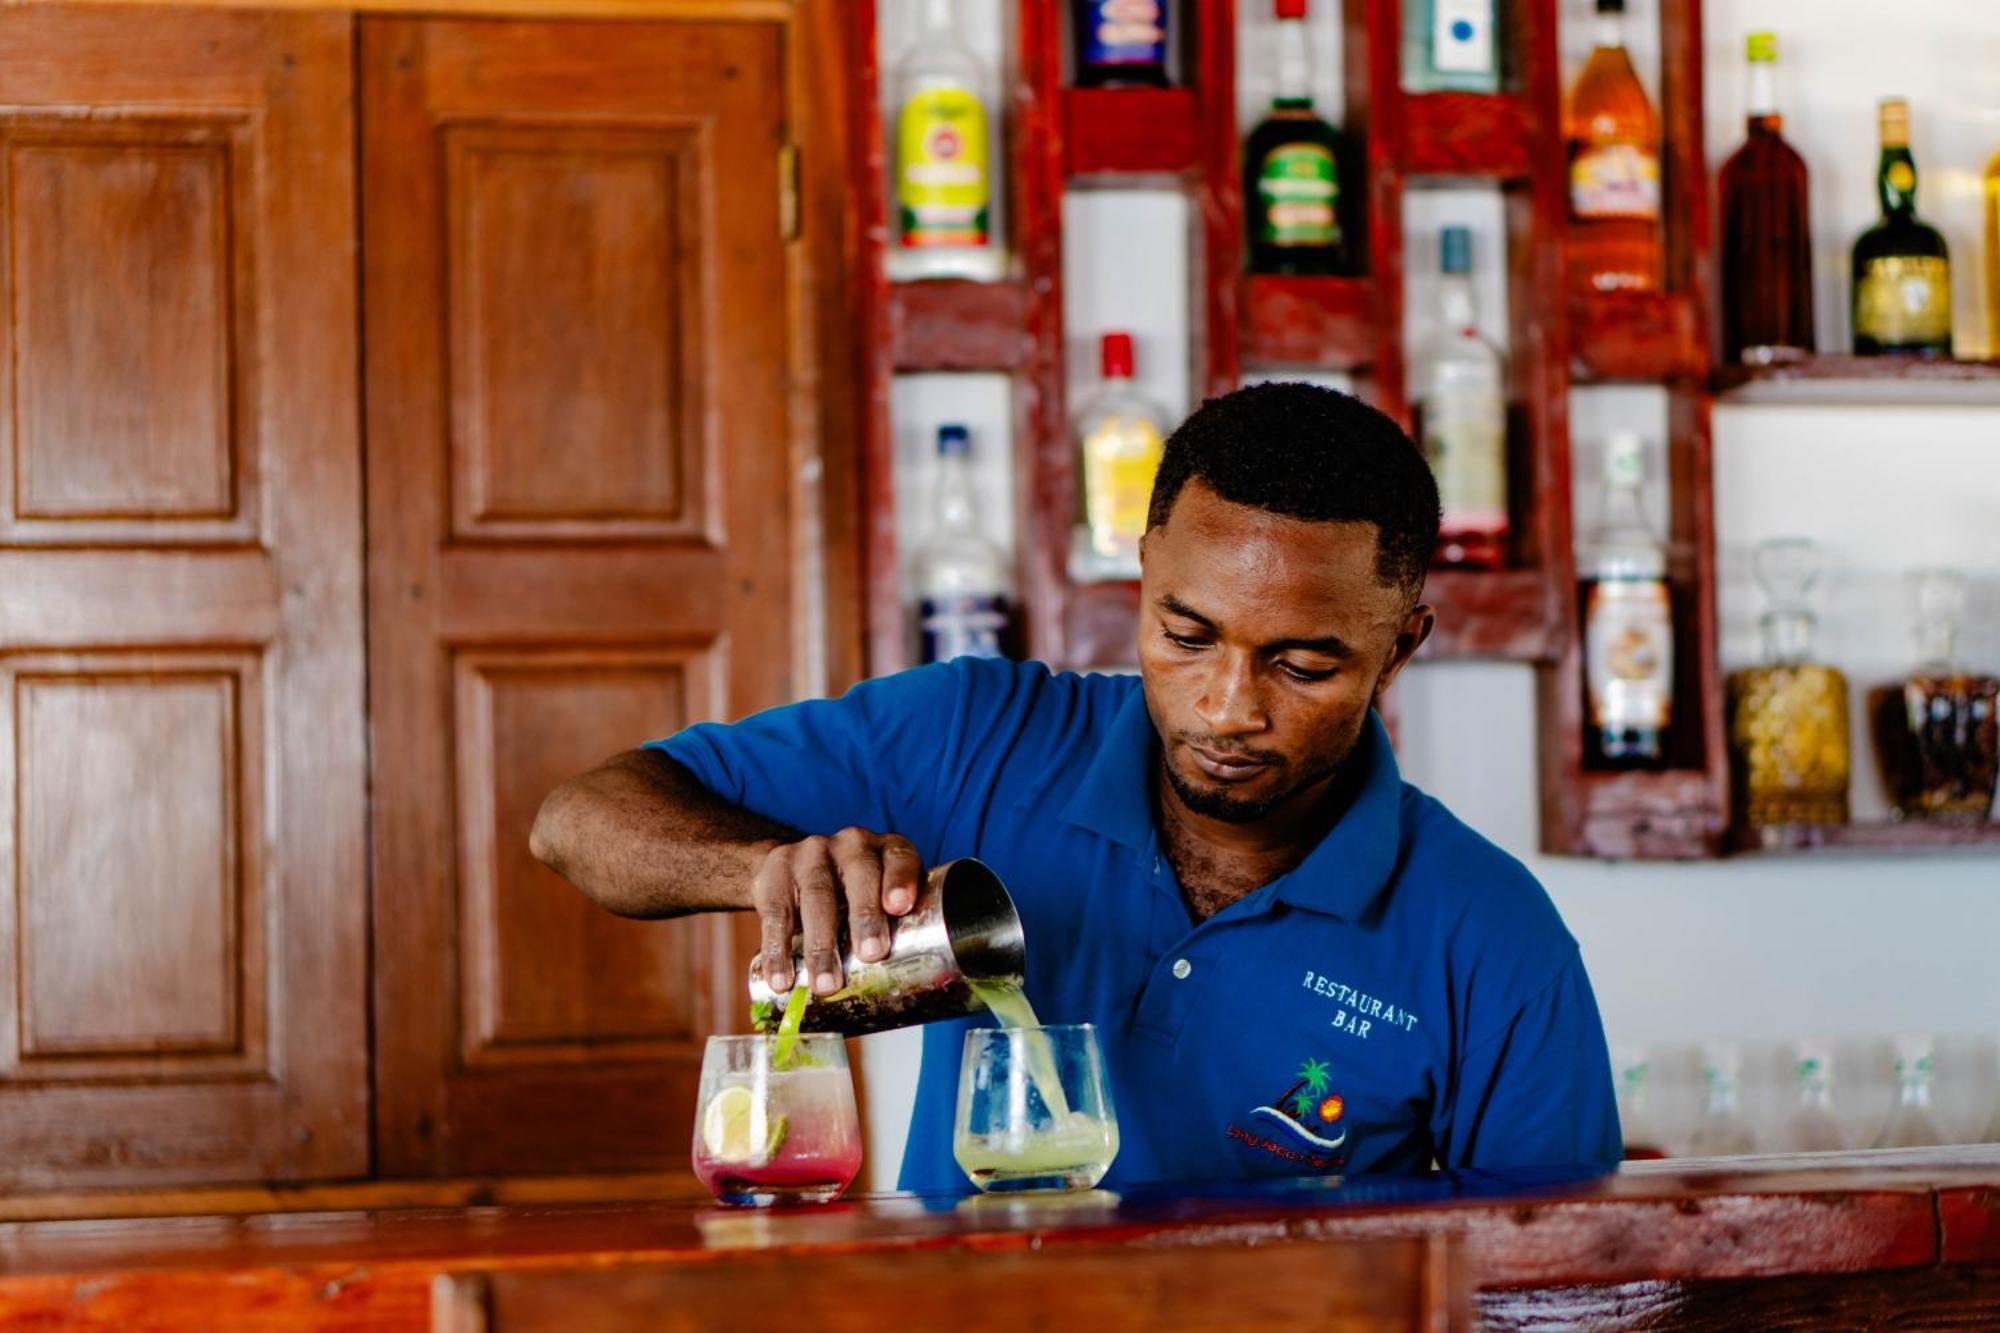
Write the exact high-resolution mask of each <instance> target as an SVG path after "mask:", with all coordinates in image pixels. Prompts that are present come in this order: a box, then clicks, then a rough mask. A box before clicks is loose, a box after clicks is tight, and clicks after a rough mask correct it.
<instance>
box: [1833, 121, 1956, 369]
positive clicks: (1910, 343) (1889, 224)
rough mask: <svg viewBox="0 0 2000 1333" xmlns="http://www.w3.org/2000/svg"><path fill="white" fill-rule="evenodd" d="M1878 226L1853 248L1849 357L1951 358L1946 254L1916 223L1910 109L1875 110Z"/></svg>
mask: <svg viewBox="0 0 2000 1333" xmlns="http://www.w3.org/2000/svg"><path fill="white" fill-rule="evenodd" d="M1881 120H1882V165H1881V168H1880V169H1879V171H1878V172H1877V173H1876V178H1875V190H1876V193H1877V195H1879V196H1880V198H1881V202H1882V220H1881V221H1880V222H1878V223H1876V224H1875V225H1874V226H1872V227H1870V228H1869V229H1868V230H1867V231H1864V232H1862V233H1861V239H1860V240H1858V241H1856V242H1855V243H1854V350H1855V352H1856V353H1858V354H1859V355H1861V356H1882V355H1897V354H1900V355H1912V356H1950V355H1951V251H1950V250H1949V248H1948V247H1946V245H1945V243H1944V237H1943V235H1941V234H1940V233H1939V232H1938V229H1937V228H1936V227H1933V226H1931V225H1930V224H1929V223H1927V222H1923V221H1921V220H1919V219H1918V217H1917V163H1916V159H1915V158H1914V157H1912V156H1911V155H1910V104H1909V103H1908V102H1906V101H1904V100H1903V99H1902V98H1900V97H1891V98H1889V99H1887V100H1886V101H1884V102H1883V103H1882V108H1881Z"/></svg>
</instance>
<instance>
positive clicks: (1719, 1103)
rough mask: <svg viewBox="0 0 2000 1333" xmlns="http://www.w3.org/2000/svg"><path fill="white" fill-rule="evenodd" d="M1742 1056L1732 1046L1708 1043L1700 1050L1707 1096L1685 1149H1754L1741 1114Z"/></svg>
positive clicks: (1706, 1152)
mask: <svg viewBox="0 0 2000 1333" xmlns="http://www.w3.org/2000/svg"><path fill="white" fill-rule="evenodd" d="M1742 1075H1743V1056H1742V1052H1740V1051H1738V1050H1737V1049H1736V1048H1735V1047H1734V1046H1710V1047H1706V1048H1704V1049H1703V1050H1702V1053H1701V1081H1702V1085H1703V1086H1704V1087H1705V1088H1706V1090H1707V1093H1708V1096H1707V1100H1706V1101H1705V1102H1704V1104H1703V1106H1702V1112H1701V1119H1700V1120H1699V1121H1698V1122H1696V1124H1695V1129H1694V1137H1693V1139H1692V1140H1690V1142H1689V1143H1688V1152H1689V1154H1690V1155H1691V1156H1694V1157H1741V1156H1744V1155H1745V1154H1748V1153H1753V1152H1755V1151H1757V1142H1756V1138H1755V1136H1754V1135H1753V1134H1752V1133H1751V1131H1750V1120H1749V1117H1747V1116H1745V1115H1744V1114H1743V1090H1742V1089H1743V1085H1742Z"/></svg>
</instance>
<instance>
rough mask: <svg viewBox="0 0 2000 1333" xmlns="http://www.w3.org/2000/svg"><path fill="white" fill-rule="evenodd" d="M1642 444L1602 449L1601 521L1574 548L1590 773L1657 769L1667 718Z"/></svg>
mask: <svg viewBox="0 0 2000 1333" xmlns="http://www.w3.org/2000/svg"><path fill="white" fill-rule="evenodd" d="M1645 481H1646V446H1645V442H1644V441H1643V440H1641V439H1640V438H1639V436H1638V435H1637V434H1635V433H1634V432H1631V431H1615V432H1613V433H1612V434H1611V435H1610V436H1609V437H1608V438H1607V439H1606V440H1605V443H1604V504H1603V511H1602V516H1601V518H1600V520H1599V522H1598V524H1597V526H1596V527H1595V528H1593V529H1592V530H1591V531H1590V532H1589V533H1588V534H1587V535H1586V537H1585V538H1584V540H1583V541H1582V542H1581V543H1580V549H1579V551H1578V559H1577V570H1578V574H1579V575H1580V576H1581V579H1582V583H1583V588H1582V593H1583V639H1584V644H1583V654H1584V680H1585V683H1586V689H1587V699H1586V702H1587V704H1588V716H1589V725H1588V726H1586V727H1585V728H1584V762H1585V764H1586V765H1587V766H1588V767H1591V768H1599V769H1604V768H1610V769H1622V768H1658V767H1660V766H1662V765H1663V764H1664V763H1665V760H1666V754H1667V738H1668V728H1669V727H1670V726H1671V725H1672V723H1673V716H1674V618H1673V596H1672V593H1671V592H1670V591H1669V589H1668V583H1667V553H1666V550H1665V549H1664V548H1663V547H1662V546H1661V545H1660V541H1659V539H1658V538H1657V537H1655V536H1654V535H1653V531H1652V527H1651V525H1650V524H1649V523H1648V521H1647V519H1646V510H1645V499H1644V488H1645Z"/></svg>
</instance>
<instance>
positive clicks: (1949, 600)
mask: <svg viewBox="0 0 2000 1333" xmlns="http://www.w3.org/2000/svg"><path fill="white" fill-rule="evenodd" d="M1964 611H1965V580H1964V579H1963V578H1962V577H1960V576H1959V575H1958V574H1957V573H1955V572H1953V571H1950V570H1932V571H1929V572H1927V573H1924V574H1920V575H1919V576H1918V577H1917V627H1916V628H1917V642H1918V654H1919V655H1918V662H1919V665H1918V667H1917V669H1916V671H1915V673H1913V674H1912V675H1911V676H1910V678H1909V679H1908V680H1905V681H1902V682H1900V683H1898V684H1893V685H1884V686H1882V687H1880V688H1878V689H1875V690H1871V691H1870V692H1869V695H1868V716H1869V721H1870V724H1871V725H1872V727H1873V730H1874V733H1875V757H1876V759H1877V760H1879V761H1880V763H1881V766H1882V785H1883V786H1884V787H1886V788H1887V789H1888V793H1889V803H1890V804H1891V805H1892V806H1893V807H1894V808H1895V811H1896V815H1897V817H1898V818H1903V819H1962V820H1980V819H1985V818H1986V817H1987V814H1988V812H1989V811H1990V810H1991V809H1992V808H1993V787H1994V780H1995V778H1996V777H2000V680H1995V679H1994V678H1993V677H1992V676H1984V675H1979V674H1976V673H1974V672H1970V671H1966V670H1964V669H1963V668H1962V667H1960V666H1959V664H1958V656H1957V650H1958V624H1959V619H1960V617H1961V616H1962V615H1963V614H1964Z"/></svg>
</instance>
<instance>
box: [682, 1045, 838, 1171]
mask: <svg viewBox="0 0 2000 1333" xmlns="http://www.w3.org/2000/svg"><path fill="white" fill-rule="evenodd" d="M860 1170H861V1126H860V1120H859V1117H858V1116H857V1115H856V1114H855V1109H854V1082H853V1079H852V1077H851V1076H850V1075H849V1073H848V1069H847V1047H846V1045H845V1043H844V1042H843V1041H842V1039H841V1038H840V1037H838V1036H834V1035H830V1034H812V1035H804V1036H799V1037H797V1038H796V1040H795V1042H793V1043H792V1044H790V1045H781V1039H780V1038H778V1037H776V1036H772V1035H765V1034H756V1035H751V1036H741V1037H710V1038H709V1039H708V1048H707V1050H706V1051H705V1052H704V1054H703V1057H702V1063H701V1092H700V1095H699V1101H698V1103H697V1105H696V1108H695V1124H694V1173H695V1174H696V1175H697V1176H699V1177H701V1183H702V1184H704V1185H706V1186H708V1189H709V1192H710V1193H711V1194H713V1195H715V1197H716V1198H717V1199H718V1200H719V1201H720V1202H722V1203H728V1204H740V1205H746V1206H752V1207H764V1206H768V1205H771V1204H777V1203H826V1202H829V1201H831V1200H833V1199H837V1198H839V1197H840V1194H841V1192H842V1191H843V1190H845V1189H846V1188H847V1187H848V1185H849V1184H851V1183H852V1182H853V1180H854V1177H855V1176H856V1174H858V1173H859V1172H860Z"/></svg>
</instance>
